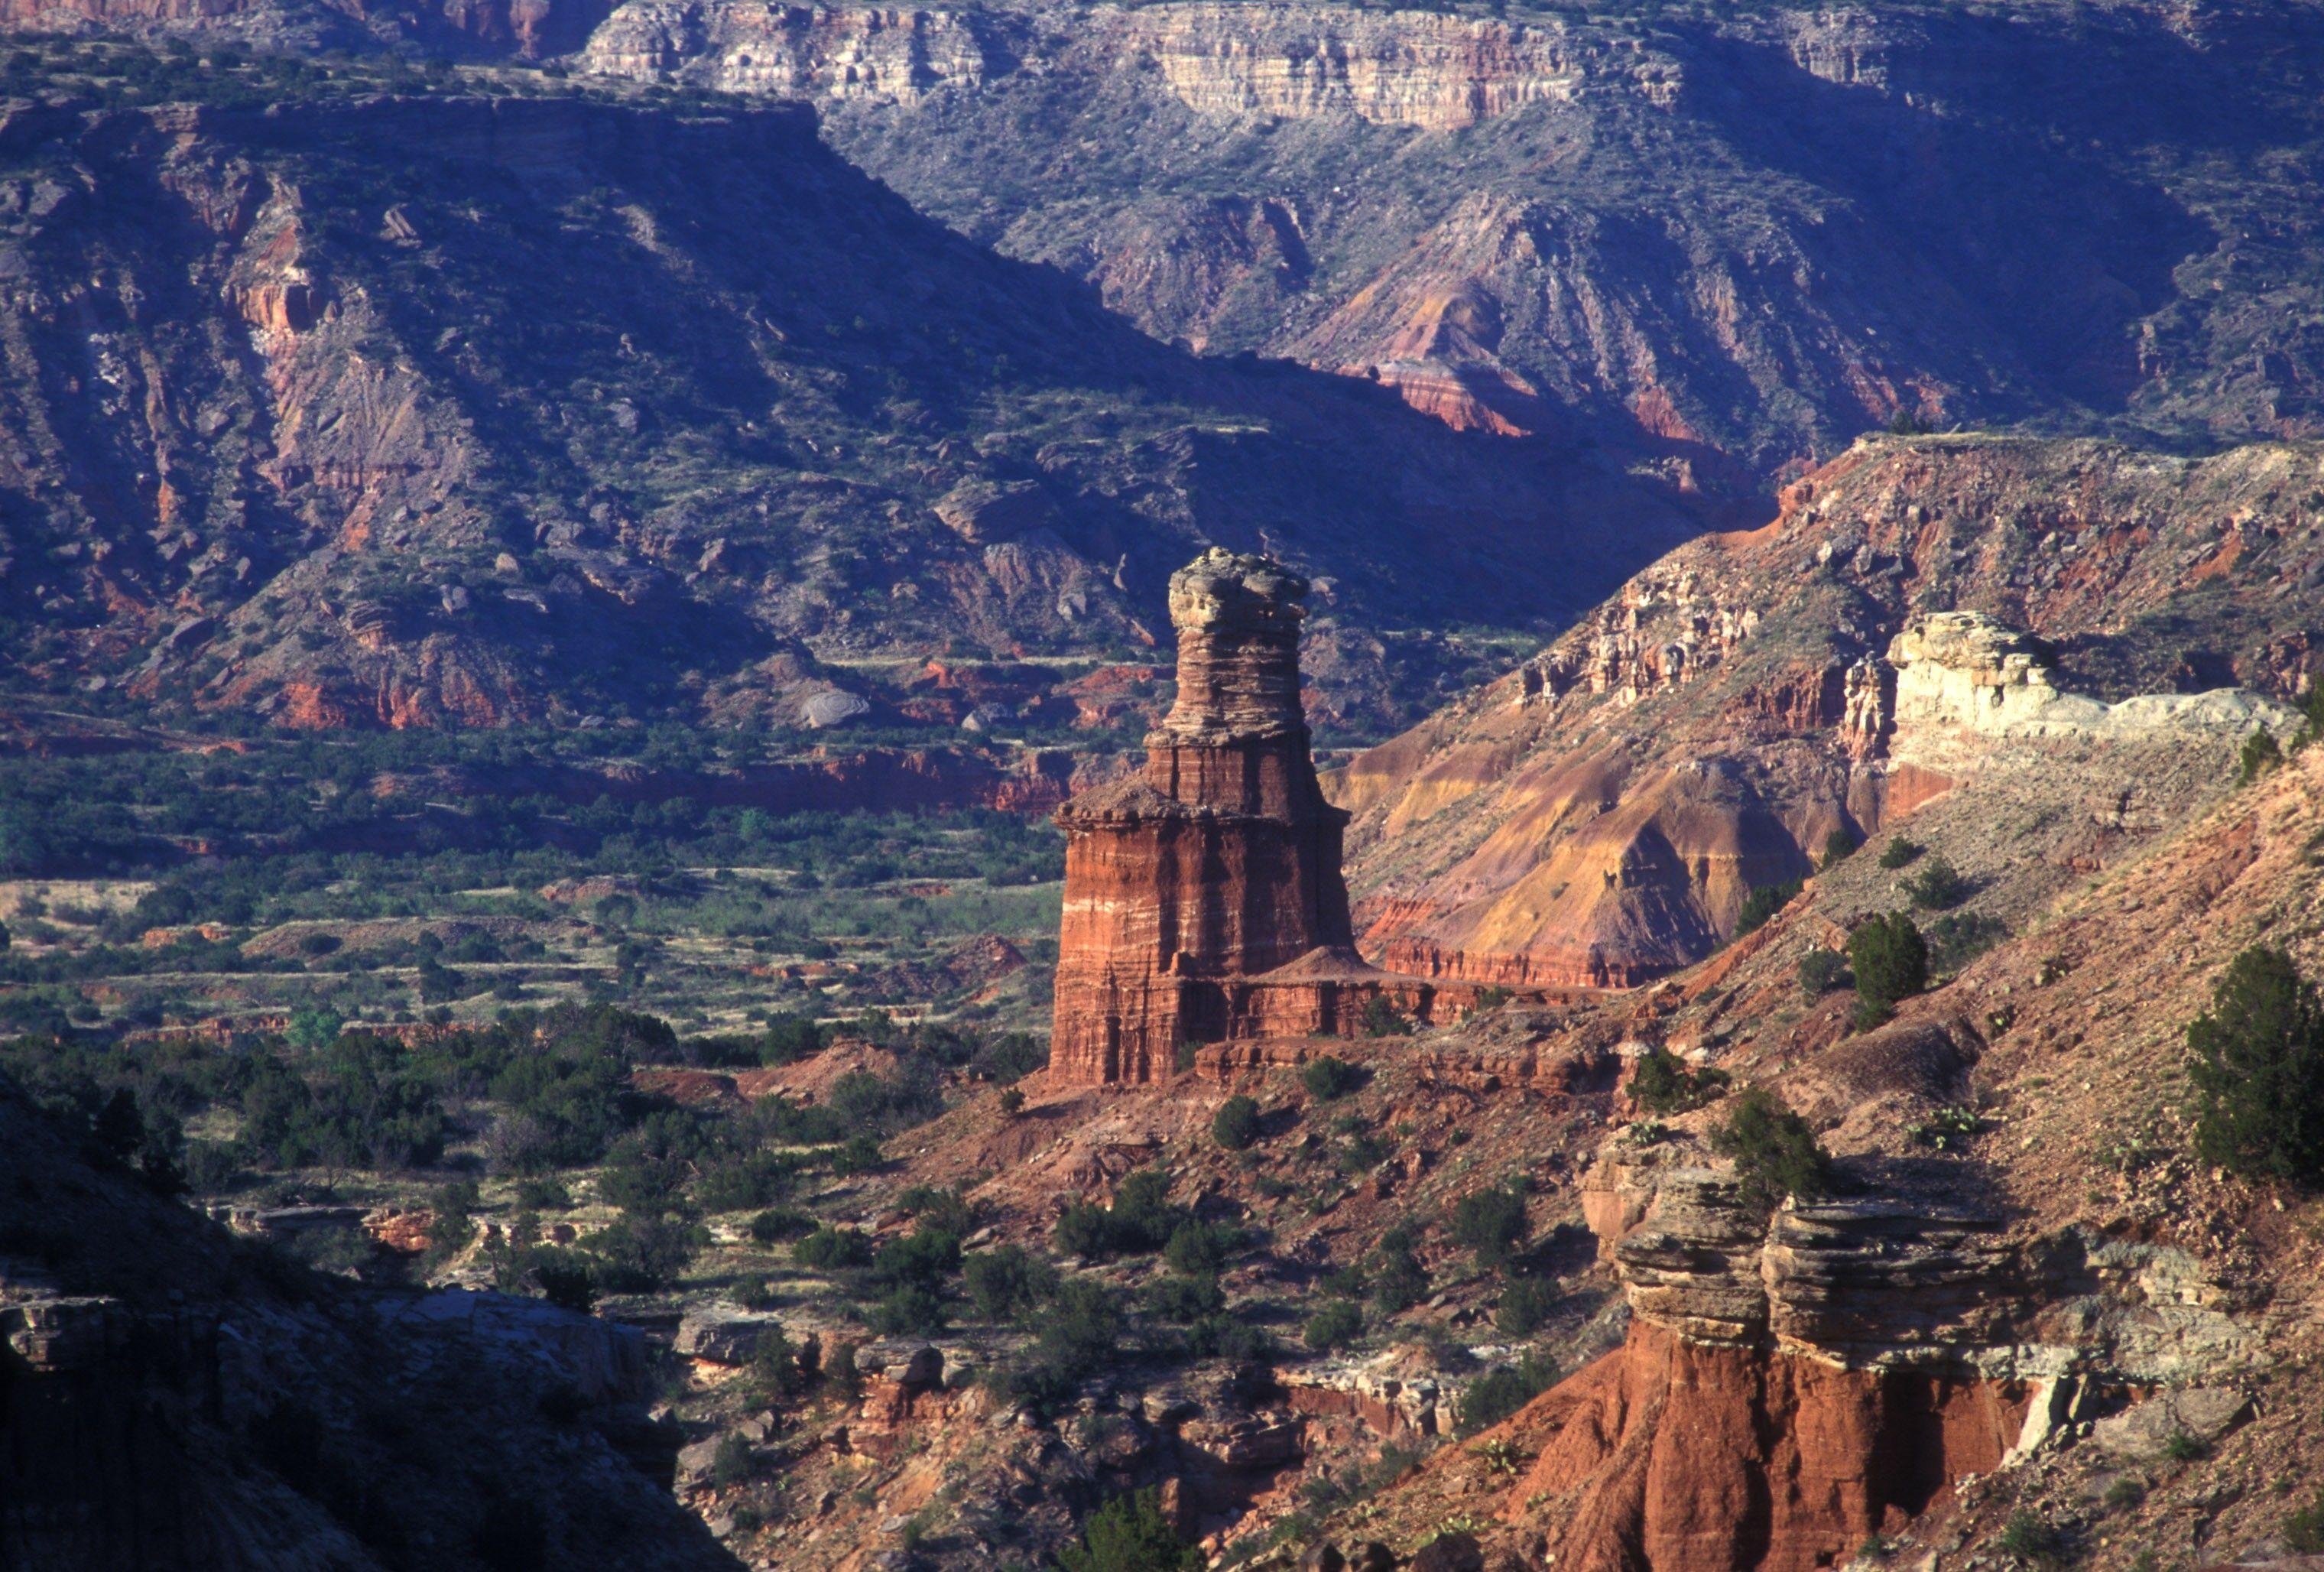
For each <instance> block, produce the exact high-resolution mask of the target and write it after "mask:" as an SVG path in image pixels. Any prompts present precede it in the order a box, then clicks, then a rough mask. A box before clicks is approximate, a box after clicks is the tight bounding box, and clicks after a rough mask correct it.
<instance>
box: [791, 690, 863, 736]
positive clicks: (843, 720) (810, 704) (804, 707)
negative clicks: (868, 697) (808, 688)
mask: <svg viewBox="0 0 2324 1572" xmlns="http://www.w3.org/2000/svg"><path fill="white" fill-rule="evenodd" d="M870 713H871V705H870V704H869V703H867V702H865V701H864V700H863V699H862V698H857V697H856V696H855V695H854V694H853V693H848V692H845V691H844V690H842V689H837V688H826V689H823V690H822V691H821V692H819V693H811V694H809V695H808V696H807V698H805V699H804V700H802V701H801V702H800V704H799V718H800V719H801V720H803V721H805V722H807V725H809V726H814V727H815V728H816V730H818V731H821V730H824V729H825V728H827V727H830V726H844V725H846V724H847V723H848V722H849V721H851V720H853V719H855V718H856V717H859V716H863V715H869V714H870Z"/></svg>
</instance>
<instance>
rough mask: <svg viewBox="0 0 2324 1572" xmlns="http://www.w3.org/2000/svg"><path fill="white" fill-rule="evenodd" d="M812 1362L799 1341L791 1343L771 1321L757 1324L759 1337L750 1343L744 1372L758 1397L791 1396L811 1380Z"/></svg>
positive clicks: (787, 1336)
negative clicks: (763, 1324)
mask: <svg viewBox="0 0 2324 1572" xmlns="http://www.w3.org/2000/svg"><path fill="white" fill-rule="evenodd" d="M808 1346H809V1347H813V1346H814V1345H808ZM811 1364H812V1360H811V1357H810V1356H808V1355H805V1354H803V1353H802V1351H801V1348H800V1346H799V1345H798V1344H795V1343H793V1342H792V1341H791V1340H790V1336H789V1335H788V1333H786V1332H785V1331H784V1330H783V1329H782V1327H779V1326H777V1325H774V1324H773V1323H771V1322H770V1323H769V1324H768V1325H767V1326H765V1327H761V1328H760V1331H759V1340H758V1342H757V1343H755V1344H753V1345H752V1348H751V1363H750V1364H749V1366H748V1367H747V1370H746V1372H745V1376H746V1379H747V1381H748V1382H749V1384H750V1389H751V1391H752V1392H754V1393H755V1394H757V1396H758V1397H759V1398H760V1399H761V1401H778V1400H781V1399H785V1398H793V1397H797V1396H798V1394H799V1393H801V1392H805V1391H806V1390H807V1386H808V1385H809V1383H810V1382H811V1381H812V1379H813V1376H814V1373H815V1372H814V1370H813V1369H812V1368H811Z"/></svg>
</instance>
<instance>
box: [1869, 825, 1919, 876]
mask: <svg viewBox="0 0 2324 1572" xmlns="http://www.w3.org/2000/svg"><path fill="white" fill-rule="evenodd" d="M1923 849H1924V848H1923V846H1921V845H1920V843H1919V842H1917V841H1909V840H1906V839H1905V838H1904V837H1903V836H1901V835H1898V836H1891V837H1888V844H1887V845H1886V846H1882V847H1881V848H1880V865H1881V867H1883V868H1885V869H1886V870H1887V871H1888V872H1889V873H1892V874H1893V873H1895V871H1896V870H1897V869H1899V868H1901V867H1903V866H1904V865H1906V864H1907V863H1910V862H1911V861H1912V860H1913V859H1914V857H1917V856H1919V855H1921V853H1922V851H1923Z"/></svg>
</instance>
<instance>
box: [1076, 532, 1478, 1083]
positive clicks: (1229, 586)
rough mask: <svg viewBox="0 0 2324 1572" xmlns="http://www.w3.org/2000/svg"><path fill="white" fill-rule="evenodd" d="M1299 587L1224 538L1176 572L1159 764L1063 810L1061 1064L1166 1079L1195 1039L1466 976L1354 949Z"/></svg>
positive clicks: (1251, 1031)
mask: <svg viewBox="0 0 2324 1572" xmlns="http://www.w3.org/2000/svg"><path fill="white" fill-rule="evenodd" d="M1306 595H1307V584H1306V581H1305V579H1303V578H1299V577H1298V576H1297V575H1296V574H1293V573H1291V572H1288V571H1286V569H1283V568H1282V567H1281V566H1280V565H1278V564H1277V563H1275V562H1273V561H1270V560H1268V559H1266V558H1264V557H1250V556H1237V555H1235V554H1234V553H1232V552H1231V551H1228V550H1224V549H1223V548H1221V547H1213V548H1212V549H1211V550H1208V551H1206V552H1204V553H1203V555H1202V556H1200V557H1197V558H1196V559H1194V561H1193V562H1191V563H1189V564H1187V565H1186V566H1185V568H1182V569H1179V570H1178V571H1177V572H1176V573H1175V574H1173V575H1172V576H1171V578H1170V620H1171V622H1172V624H1174V625H1175V626H1176V629H1177V633H1178V695H1177V699H1176V703H1175V704H1174V705H1173V706H1172V707H1171V709H1170V713H1169V714H1168V715H1167V717H1164V719H1163V722H1162V724H1161V726H1159V727H1158V728H1157V729H1156V730H1155V731H1154V732H1153V733H1152V734H1151V735H1148V737H1147V739H1146V750H1147V756H1146V768H1145V769H1144V770H1143V771H1141V772H1139V773H1137V774H1134V775H1131V776H1130V777H1128V778H1126V779H1124V780H1121V781H1115V782H1113V783H1111V784H1110V785H1106V786H1103V787H1100V788H1098V789H1097V790H1095V791H1087V792H1084V793H1083V794H1082V795H1081V796H1078V797H1076V798H1074V800H1071V801H1069V802H1067V803H1066V804H1065V806H1064V807H1063V808H1061V809H1058V810H1057V815H1056V821H1057V823H1058V824H1059V826H1061V827H1062V828H1064V830H1065V918H1064V923H1063V926H1062V929H1061V931H1060V934H1059V939H1058V957H1057V994H1056V999H1057V1002H1056V1027H1055V1031H1054V1035H1053V1037H1052V1048H1051V1053H1050V1061H1049V1062H1050V1073H1051V1076H1052V1077H1053V1078H1054V1079H1056V1080H1057V1081H1059V1082H1061V1083H1063V1084H1066V1085H1109V1084H1119V1083H1131V1084H1135V1083H1143V1082H1148V1081H1154V1080H1158V1079H1164V1078H1167V1077H1168V1076H1169V1075H1170V1074H1171V1073H1172V1072H1173V1070H1174V1069H1175V1068H1176V1067H1177V1059H1178V1054H1179V1050H1180V1048H1181V1046H1182V1045H1185V1044H1193V1043H1216V1042H1224V1041H1231V1040H1270V1039H1306V1038H1312V1037H1318V1036H1323V1037H1329V1036H1346V1035H1351V1033H1352V1032H1353V1031H1354V1030H1355V1029H1356V1028H1357V1027H1358V1025H1359V1024H1360V1022H1361V1020H1362V1012H1363V1011H1364V1010H1365V1009H1366V1008H1368V1007H1369V1005H1370V1003H1371V1002H1372V1001H1373V1000H1374V999H1378V998H1386V999H1387V1000H1388V1002H1389V1003H1390V1004H1391V1005H1392V1006H1393V1007H1394V1008H1395V1009H1397V1011H1398V1012H1399V1013H1404V1014H1406V1015H1408V1016H1411V1017H1415V1018H1417V1019H1419V1020H1422V1021H1426V1020H1428V1019H1429V1018H1430V1017H1431V1016H1432V1015H1433V1014H1434V1013H1435V1012H1436V1011H1437V1010H1438V1009H1440V1008H1442V1007H1443V1005H1444V1004H1445V1003H1448V1000H1449V999H1450V998H1452V997H1455V996H1457V998H1459V999H1461V1000H1466V999H1467V998H1468V997H1469V996H1470V995H1471V993H1472V992H1473V990H1471V989H1468V988H1466V987H1464V986H1462V985H1453V986H1452V989H1451V990H1450V994H1448V991H1447V989H1446V988H1445V987H1444V986H1443V985H1440V984H1436V983H1433V982H1428V981H1425V980H1423V979H1420V978H1416V977H1401V976H1393V975H1391V974H1389V973H1386V972H1382V971H1379V969H1377V968H1375V967H1373V966H1369V965H1368V964H1366V963H1365V961H1364V960H1363V959H1362V958H1361V957H1360V956H1358V955H1357V953H1356V951H1355V948H1354V941H1353V935H1352V933H1351V929H1350V927H1349V918H1348V887H1347V883H1346V882H1345V881H1344V880H1343V879H1342V876H1341V873H1340V840H1341V834H1342V830H1343V829H1344V828H1345V827H1346V824H1347V820H1348V816H1347V814H1346V813H1344V812H1342V810H1341V809H1337V808H1334V807H1333V806H1332V805H1331V804H1330V803H1329V802H1327V801H1325V800H1324V799H1323V791H1322V790H1321V789H1320V788H1319V787H1318V786H1317V784H1316V780H1315V765H1314V760H1313V758H1312V756H1311V755H1310V754H1309V751H1308V730H1307V717H1306V714H1305V711H1304V710H1303V708H1302V707H1301V705H1300V698H1299V627H1300V623H1301V621H1302V619H1303V618H1304V617H1305V606H1303V605H1302V604H1301V603H1302V602H1303V601H1305V598H1306Z"/></svg>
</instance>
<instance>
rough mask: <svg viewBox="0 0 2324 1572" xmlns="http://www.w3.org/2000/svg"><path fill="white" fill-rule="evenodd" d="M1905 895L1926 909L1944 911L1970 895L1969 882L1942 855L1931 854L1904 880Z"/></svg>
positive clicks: (1916, 904) (1907, 898) (1923, 909)
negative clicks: (1917, 870)
mask: <svg viewBox="0 0 2324 1572" xmlns="http://www.w3.org/2000/svg"><path fill="white" fill-rule="evenodd" d="M1904 898H1905V899H1906V900H1908V901H1910V902H1912V903H1913V904H1914V905H1915V906H1917V907H1919V908H1921V910H1922V911H1944V910H1946V909H1947V908H1949V907H1953V906H1958V905H1960V903H1961V902H1963V901H1965V900H1967V899H1968V898H1969V881H1968V880H1967V879H1964V878H1962V877H1961V875H1960V869H1958V868H1956V867H1954V866H1953V865H1952V864H1951V862H1950V861H1949V860H1948V859H1946V858H1945V857H1942V856H1932V857H1931V858H1929V859H1928V860H1927V861H1926V862H1924V863H1923V864H1922V865H1921V871H1920V872H1919V873H1917V874H1914V875H1913V876H1912V877H1911V878H1909V879H1907V880H1905V881H1904Z"/></svg>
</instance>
